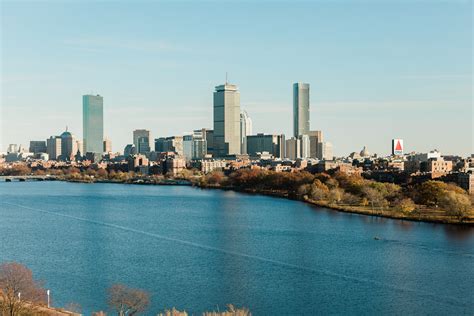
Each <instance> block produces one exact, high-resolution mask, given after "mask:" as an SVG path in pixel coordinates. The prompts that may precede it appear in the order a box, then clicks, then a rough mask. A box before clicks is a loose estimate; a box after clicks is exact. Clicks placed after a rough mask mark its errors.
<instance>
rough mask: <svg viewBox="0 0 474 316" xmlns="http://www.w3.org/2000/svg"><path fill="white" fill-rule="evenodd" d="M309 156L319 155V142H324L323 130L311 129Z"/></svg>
mask: <svg viewBox="0 0 474 316" xmlns="http://www.w3.org/2000/svg"><path fill="white" fill-rule="evenodd" d="M308 136H309V147H310V148H309V157H311V158H317V157H318V143H322V142H323V132H321V131H309V132H308Z"/></svg>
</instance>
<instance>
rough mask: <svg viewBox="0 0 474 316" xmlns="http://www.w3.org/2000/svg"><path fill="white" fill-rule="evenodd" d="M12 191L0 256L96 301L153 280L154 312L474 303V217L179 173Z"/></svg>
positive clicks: (77, 298) (432, 307)
mask: <svg viewBox="0 0 474 316" xmlns="http://www.w3.org/2000/svg"><path fill="white" fill-rule="evenodd" d="M0 199H1V200H0V262H7V261H17V262H21V263H23V264H25V265H27V266H28V267H29V268H30V269H32V270H33V273H34V275H35V276H36V277H38V278H40V279H43V280H45V282H46V287H47V288H49V289H51V292H52V295H53V300H54V305H56V306H64V305H66V304H67V303H68V302H75V303H78V304H80V305H81V306H82V308H83V312H84V313H85V314H86V315H88V314H90V313H91V312H92V311H98V310H106V308H107V307H106V289H107V288H108V287H109V286H110V285H111V284H114V283H124V284H126V285H129V286H132V287H138V288H142V289H145V290H147V291H148V292H150V294H151V298H152V304H151V306H150V309H149V310H148V312H147V315H155V314H156V312H158V311H162V310H164V309H165V308H171V307H173V306H174V307H177V308H178V309H185V310H186V311H188V312H190V313H195V314H199V313H200V312H202V311H204V310H217V309H220V310H222V309H223V308H224V307H225V305H226V304H229V303H231V304H234V305H239V306H246V307H248V308H249V309H250V310H251V311H252V313H253V314H254V315H314V314H346V315H347V314H417V315H424V314H430V315H434V314H438V315H448V314H449V315H463V314H467V315H472V314H473V313H474V229H472V228H463V227H457V226H452V225H441V224H429V223H415V222H408V221H398V220H391V219H383V218H377V217H369V216H363V215H354V214H345V213H339V212H335V211H331V210H326V209H323V208H318V207H313V206H310V205H306V204H304V203H301V202H297V201H289V200H285V199H279V198H272V197H266V196H258V195H247V194H240V193H235V192H229V191H227V192H224V191H219V190H200V189H195V188H191V187H181V186H145V185H122V184H77V183H65V182H11V183H0ZM375 237H377V238H375Z"/></svg>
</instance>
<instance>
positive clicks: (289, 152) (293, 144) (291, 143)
mask: <svg viewBox="0 0 474 316" xmlns="http://www.w3.org/2000/svg"><path fill="white" fill-rule="evenodd" d="M285 157H286V158H288V159H291V160H296V159H298V158H301V141H300V139H299V138H295V137H292V138H290V139H287V140H286V155H285Z"/></svg>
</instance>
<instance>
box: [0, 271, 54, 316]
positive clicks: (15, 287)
mask: <svg viewBox="0 0 474 316" xmlns="http://www.w3.org/2000/svg"><path fill="white" fill-rule="evenodd" d="M46 300H47V298H46V291H45V290H44V289H43V288H42V286H41V284H40V283H39V282H38V281H36V280H34V279H33V273H32V272H31V270H30V269H28V268H27V267H25V266H24V265H22V264H19V263H16V262H7V263H3V264H1V265H0V307H1V310H2V315H10V316H16V315H20V314H22V313H25V312H26V311H31V310H32V309H35V308H36V307H37V306H38V305H40V304H45V303H46Z"/></svg>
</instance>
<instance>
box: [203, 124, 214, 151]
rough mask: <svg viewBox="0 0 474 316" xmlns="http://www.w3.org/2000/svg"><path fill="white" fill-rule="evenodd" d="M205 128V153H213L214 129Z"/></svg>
mask: <svg viewBox="0 0 474 316" xmlns="http://www.w3.org/2000/svg"><path fill="white" fill-rule="evenodd" d="M205 130H206V143H207V148H206V152H207V154H211V155H214V130H212V129H205Z"/></svg>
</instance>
